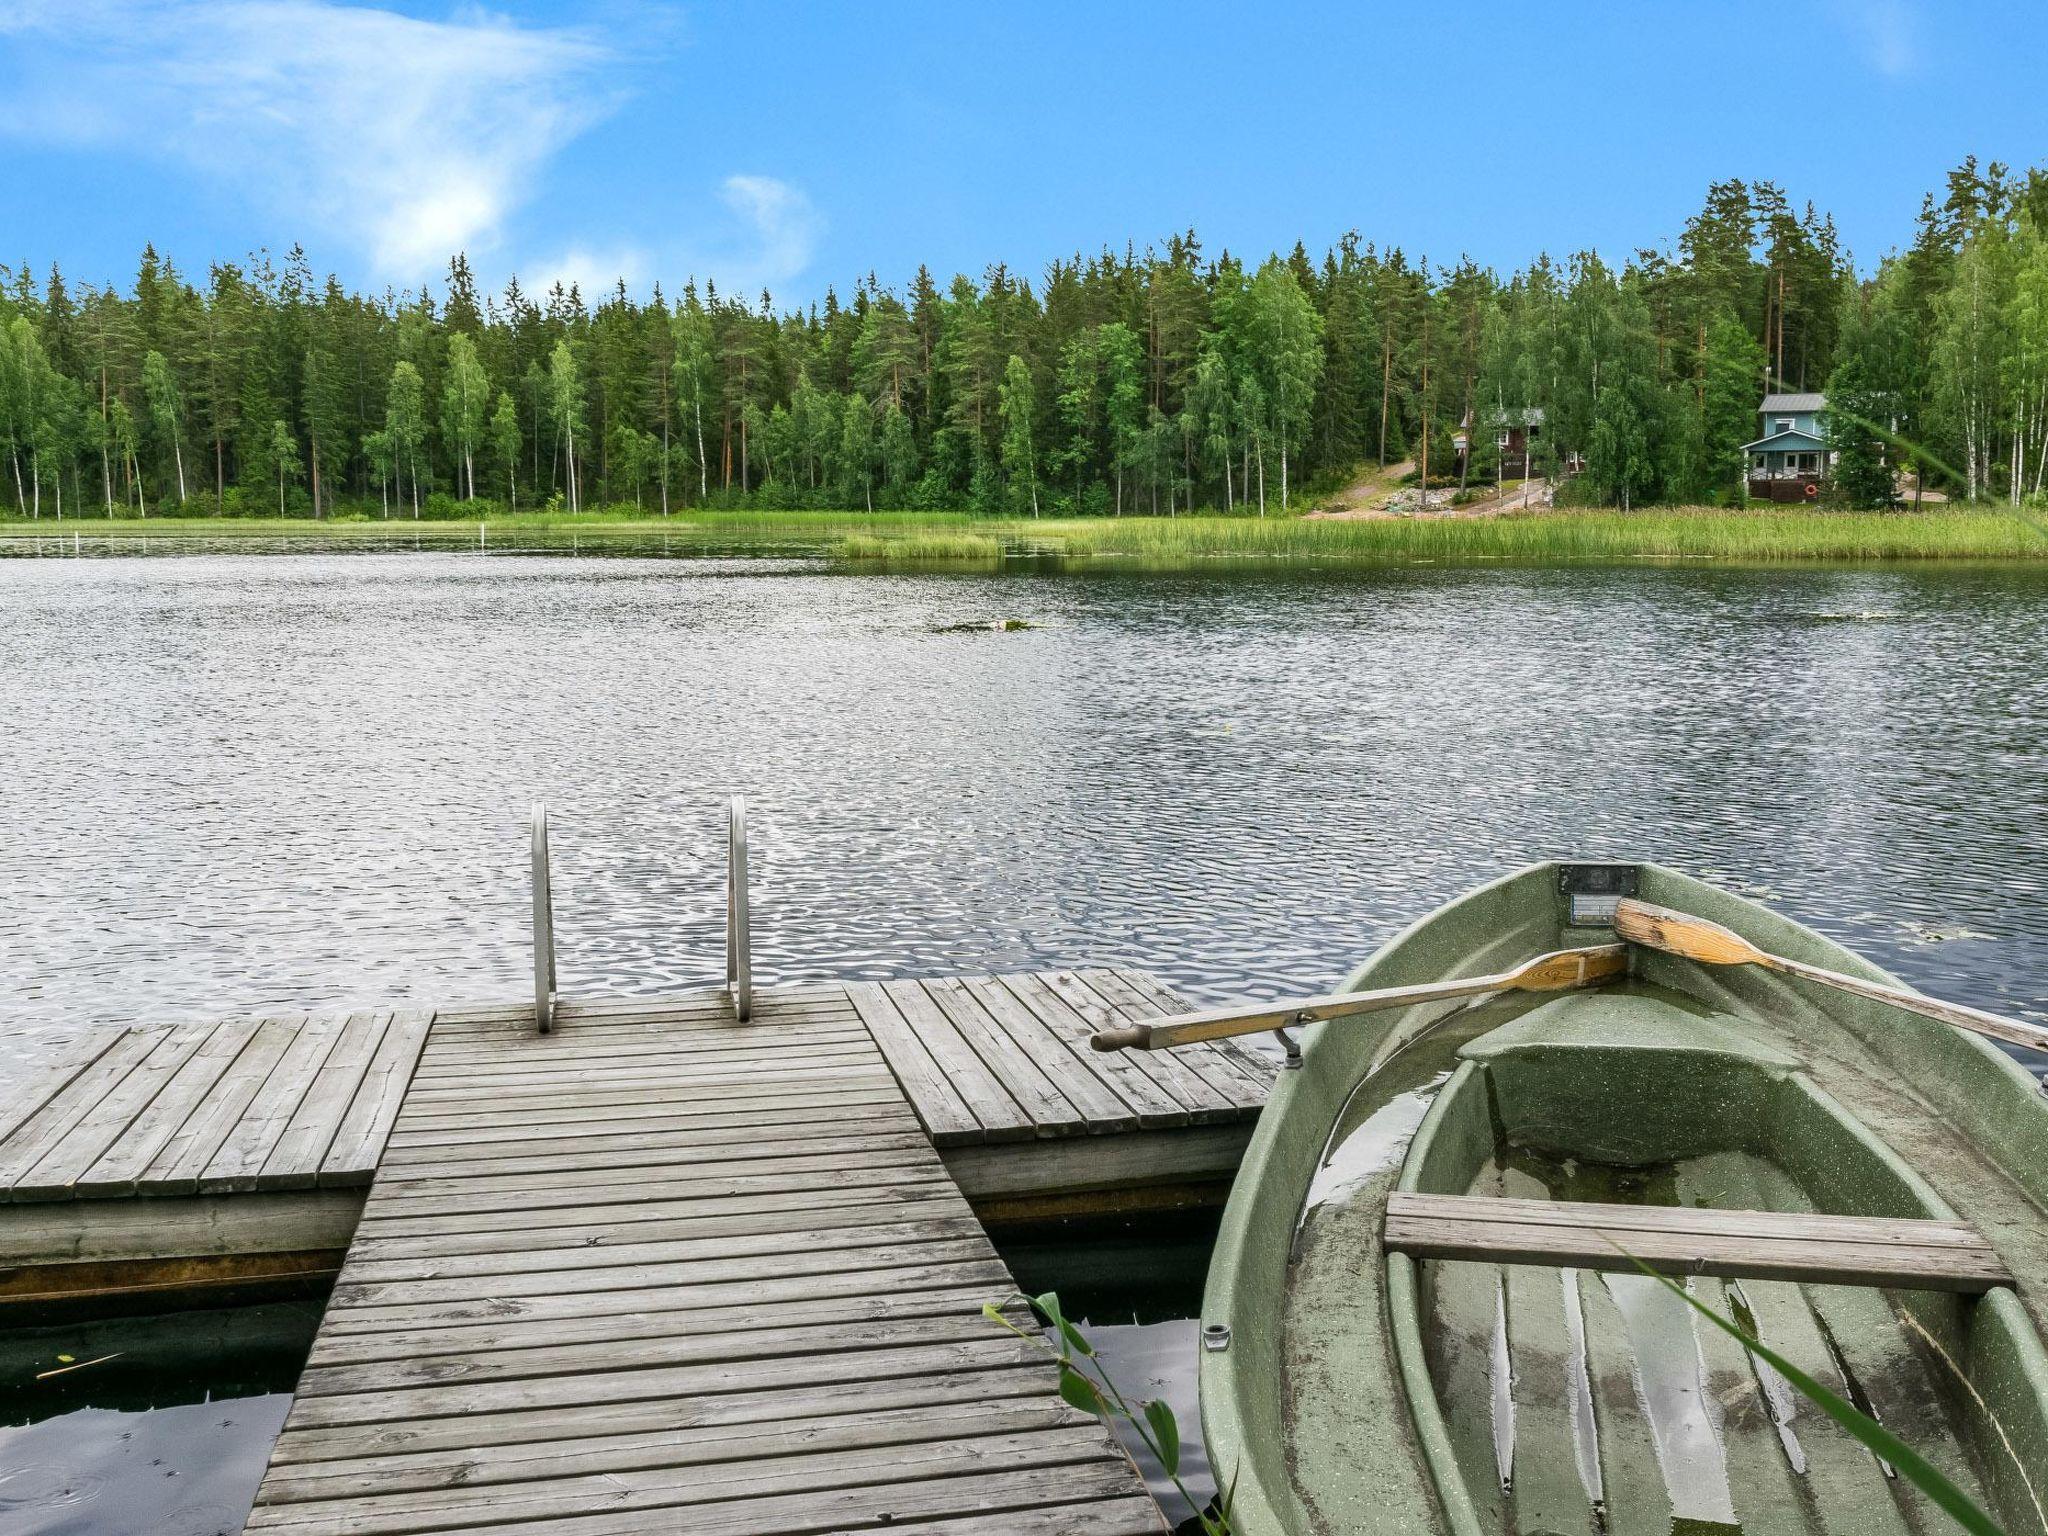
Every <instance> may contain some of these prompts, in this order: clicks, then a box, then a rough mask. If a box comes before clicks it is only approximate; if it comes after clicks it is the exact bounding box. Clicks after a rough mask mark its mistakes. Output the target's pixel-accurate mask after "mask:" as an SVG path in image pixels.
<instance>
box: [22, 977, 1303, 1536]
mask: <svg viewBox="0 0 2048 1536" xmlns="http://www.w3.org/2000/svg"><path fill="white" fill-rule="evenodd" d="M1182 1006H1183V1005H1182V1004H1181V1003H1180V1001H1179V1000H1178V999H1176V998H1174V997H1173V996H1172V995H1171V994H1170V993H1168V992H1167V991H1166V990H1165V989H1164V988H1162V987H1161V986H1160V985H1159V983H1157V982H1156V981H1155V980H1153V979H1152V978H1151V977H1149V976H1147V975H1145V974H1144V973H1143V972H1139V971H1130V970H1114V969H1095V970H1062V971H1045V972H1038V973H1033V974H1023V975H1011V976H976V977H957V978H941V979H928V980H904V981H889V982H852V983H837V982H835V983H820V984H817V985H812V986H801V987H788V988H780V989H773V990H766V991H761V992H757V993H755V994H754V995H753V1012H752V1017H751V1019H750V1020H749V1021H748V1022H745V1023H742V1022H739V1021H738V1020H737V1019H736V1018H735V1016H734V1011H733V1007H732V1004H731V1001H730V999H729V998H728V996H727V994H726V993H724V992H704V993H697V994H692V995H689V996H685V997H680V998H670V999H650V1000H637V999H636V1000H619V1001H612V1002H601V1003H585V1004H560V1005H558V1006H557V1009H556V1014H555V1025H554V1031H553V1032H552V1033H549V1034H541V1033H540V1032H538V1031H537V1030H536V1028H535V1025H534V1018H535V1015H534V1009H533V1007H532V1005H527V1004H521V1005H509V1006H503V1007H474V1008H462V1009H443V1010H439V1011H436V1012H431V1013H430V1012H426V1011H415V1012H392V1011H371V1012H357V1013H331V1014H315V1015H305V1014H295V1015H281V1016H277V1017H270V1018H261V1019H239V1020H229V1021H225V1022H222V1023H218V1024H210V1025H179V1026H173V1027H159V1028H151V1029H140V1030H132V1031H128V1032H125V1033H121V1032H115V1033H109V1034H106V1035H103V1036H97V1037H95V1038H94V1039H93V1041H92V1042H91V1043H90V1044H89V1045H88V1046H86V1047H85V1048H83V1049H82V1050H81V1051H80V1052H78V1053H77V1054H76V1055H74V1056H73V1057H72V1058H71V1059H69V1060H67V1061H65V1062H62V1063H60V1064H57V1065H56V1066H54V1067H52V1068H51V1069H49V1070H47V1071H45V1072H43V1073H42V1074H40V1075H39V1076H37V1077H36V1078H35V1079H34V1080H32V1081H30V1082H27V1083H24V1084H22V1085H20V1086H19V1087H18V1090H17V1091H16V1092H15V1093H14V1094H13V1096H12V1097H11V1098H9V1099H8V1100H6V1101H5V1102H4V1103H0V1191H4V1192H5V1195H6V1202H5V1203H0V1302H9V1301H16V1302H20V1301H26V1302H32V1303H33V1302H42V1301H48V1300H50V1299H52V1298H55V1297H59V1296H65V1295H71V1296H75V1295H77V1294H79V1293H81V1292H85V1293H90V1294H92V1295H95V1296H101V1297H104V1296H106V1295H107V1294H109V1293H122V1292H141V1293H143V1295H144V1298H145V1300H147V1299H148V1298H149V1296H150V1295H151V1294H152V1293H154V1292H157V1291H183V1290H186V1289H189V1288H191V1287H192V1286H195V1285H211V1284H217V1283H220V1282H223V1281H228V1282H235V1283H246V1282H247V1281H248V1280H249V1279H251V1278H263V1277H268V1278H271V1279H276V1278H279V1277H287V1278H289V1277H297V1276H305V1275H314V1274H319V1273H322V1272H325V1273H332V1272H333V1271H334V1269H335V1268H336V1267H337V1266H339V1267H340V1275H339V1279H338V1281H337V1283H336V1285H335V1289H334V1292H333V1296H332V1299H331V1301H330V1302H329V1305H328V1309H327V1312H326V1315H325V1317H324V1319H323V1321H322V1324H321V1328H320V1331H319V1334H318V1337H317V1339H316V1341H315V1344H314V1346H313V1351H312V1355H311V1358H310V1360H309V1362H308V1365H307V1368H306V1371H305V1374H304V1376H303V1378H302V1380H301V1382H300V1385H299V1390H298V1395H297V1398H296V1400H295V1402H294V1405H293V1408H292V1411H291V1415H290V1418H289V1419H288V1421H287V1423H286V1426H285V1430H284V1432H283V1434H282V1435H281V1437H280V1438H279V1440H278V1442H277V1445H276V1447H275V1452H274V1455H273V1457H272V1461H271V1465H270V1467H269V1470H268V1473H267V1475H266V1477H265V1479H264V1482H263V1485H262V1489H261V1491H260V1493H259V1495H258V1499H257V1504H256V1508H255V1510H254V1512H253V1514H252V1515H251V1517H250V1523H249V1527H248V1528H249V1529H250V1530H251V1531H257V1532H278V1533H285V1536H323V1533H329V1532H333V1533H340V1532H348V1533H352V1536H378V1533H383V1536H402V1533H408V1532H415V1531H429V1530H433V1531H475V1530H481V1529H486V1528H489V1529H516V1530H518V1531H520V1532H521V1533H524V1536H609V1533H613V1532H637V1531H654V1530H659V1531H669V1530H677V1529H687V1530H689V1531H691V1532H693V1533H698V1532H703V1533H713V1536H715V1533H721V1532H725V1533H735V1536H737V1533H742V1532H745V1533H761V1536H768V1533H776V1536H795V1533H800V1532H825V1531H844V1530H860V1529H884V1528H886V1529H889V1530H891V1531H895V1532H899V1533H901V1532H928V1533H934V1536H938V1533H958V1536H967V1533H969V1532H989V1531H994V1532H1015V1533H1018V1536H1031V1533H1043V1536H1051V1533H1055V1532H1059V1533H1073V1536H1084V1533H1104V1536H1112V1533H1119V1532H1156V1531H1159V1530H1161V1529H1162V1528H1163V1526H1162V1523H1161V1517H1160V1515H1159V1512H1158V1509H1157V1507H1156V1506H1155V1505H1154V1504H1153V1502H1152V1500H1151V1499H1150V1497H1149V1496H1148V1495H1147V1494H1146V1492H1145V1489H1144V1484H1143V1481H1142V1479H1140V1478H1139V1476H1138V1474H1137V1472H1136V1471H1135V1469H1134V1468H1133V1467H1132V1465H1131V1463H1130V1461H1129V1459H1128V1458H1127V1457H1126V1456H1125V1455H1124V1453H1123V1452H1122V1450H1121V1449H1120V1448H1118V1446H1117V1444H1116V1442H1115V1441H1114V1440H1113V1439H1112V1438H1111V1437H1110V1436H1109V1435H1108V1433H1107V1431H1106V1430H1105V1429H1104V1428H1103V1426H1102V1425H1101V1424H1100V1423H1098V1422H1097V1421H1096V1420H1095V1419H1094V1418H1093V1417H1091V1416H1089V1415H1087V1414H1083V1413H1079V1412H1077V1411H1075V1410H1074V1409H1072V1408H1070V1407H1068V1406H1067V1405H1066V1404H1064V1403H1063V1402H1062V1401H1061V1400H1060V1398H1059V1396H1058V1393H1057V1390H1056V1381H1055V1377H1054V1374H1053V1372H1052V1369H1051V1367H1050V1365H1049V1364H1048V1363H1047V1362H1046V1361H1045V1359H1044V1358H1043V1357H1042V1356H1040V1355H1038V1354H1037V1353H1036V1352H1034V1351H1033V1350H1031V1349H1030V1348H1029V1347H1028V1346H1027V1345H1025V1344H1023V1343H1022V1342H1021V1341H1019V1340H1017V1339H1016V1338H1014V1337H1012V1336H1010V1335H1009V1334H1007V1333H1005V1332H1004V1331H1003V1330H1001V1329H999V1328H998V1327H997V1326H996V1325H995V1324H993V1323H992V1322H991V1321H990V1320H989V1319H988V1318H987V1317H986V1316H984V1315H983V1313H982V1307H983V1305H984V1303H986V1302H989V1301H996V1300H1001V1299H1002V1298H1004V1297H1006V1296H1007V1295H1008V1294H1009V1293H1010V1292H1011V1290H1012V1289H1013V1286H1012V1282H1011V1279H1010V1277H1009V1275H1008V1273H1007V1271H1006V1270H1005V1268H1004V1266H1003V1264H1002V1262H1001V1260H1000V1259H999V1258H998V1257H997V1255H996V1253H995V1250H994V1249H993V1247H992V1246H991V1245H990V1242H989V1239H988V1237H987V1234H986V1232H985V1230H984V1224H985V1223H987V1222H993V1221H1003V1220H1008V1219H1036V1218H1039V1217H1043V1216H1047V1215H1060V1214H1066V1213H1071V1212H1079V1211H1102V1210H1116V1209H1126V1208H1130V1207H1133V1206H1140V1207H1142V1206H1148V1205H1160V1204H1175V1203H1182V1202H1186V1201H1190V1200H1201V1199H1214V1198H1216V1197H1218V1196H1219V1195H1220V1193H1221V1191H1222V1190H1223V1189H1224V1188H1226V1187H1227V1183H1228V1180H1229V1177H1230V1175H1231V1173H1232V1171H1233V1170H1234V1169H1235V1167H1236V1163H1237V1160H1238V1157H1239V1155H1240V1154H1241V1152H1242V1150H1243V1146H1244V1143H1245V1141H1246V1140H1247V1139H1248V1137H1249V1134H1250V1130H1251V1126H1252V1123H1253V1121H1254V1120H1255V1118H1256V1116H1257V1114H1258V1110H1259V1106H1260V1105H1261V1103H1262V1102H1263V1100H1264V1097H1265V1091H1266V1088H1267V1085H1268V1084H1269V1082H1270V1080H1271V1075H1272V1070H1273V1067H1272V1064H1271V1062H1270V1061H1269V1060H1268V1059H1267V1058H1266V1057H1264V1056H1262V1055H1260V1054H1259V1053H1257V1052H1255V1051H1246V1050H1242V1049H1240V1048H1239V1047H1238V1046H1236V1045H1235V1044H1232V1043H1224V1044H1220V1045H1216V1046H1209V1047H1203V1048H1201V1049H1198V1050H1190V1051H1182V1052H1177V1053H1174V1054H1173V1055H1171V1056H1167V1055H1164V1054H1162V1055H1160V1056H1157V1057H1152V1056H1144V1055H1104V1054H1102V1053H1098V1052H1095V1051H1093V1050H1091V1049H1090V1048H1089V1046H1088V1043H1087V1037H1088V1035H1089V1034H1090V1033H1092V1032H1093V1031H1094V1030H1096V1029H1099V1028H1103V1027H1110V1026H1115V1025H1119V1024H1125V1023H1131V1022H1137V1021H1139V1020H1143V1019H1147V1018H1153V1017H1157V1016H1159V1015H1160V1014H1163V1013H1170V1012H1175V1011H1179V1010H1180V1009H1181V1008H1182ZM373 1178H374V1182H372V1180H373ZM366 1184H367V1185H368V1186H369V1187H368V1189H367V1191H366V1190H365V1187H364V1186H365V1185H366Z"/></svg>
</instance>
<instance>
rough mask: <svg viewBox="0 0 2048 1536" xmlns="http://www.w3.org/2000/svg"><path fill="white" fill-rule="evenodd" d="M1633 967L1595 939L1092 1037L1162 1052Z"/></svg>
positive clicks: (1564, 983) (1624, 955)
mask: <svg viewBox="0 0 2048 1536" xmlns="http://www.w3.org/2000/svg"><path fill="white" fill-rule="evenodd" d="M1627 970H1628V946H1627V945H1626V944H1596V945H1594V946H1592V947H1591V948H1589V949H1560V950H1557V951H1556V952H1554V953H1552V954H1548V955H1538V956H1537V957H1536V958H1535V959H1534V960H1530V961H1528V962H1526V963H1525V964H1522V965H1518V966H1516V967H1515V968H1514V969H1513V970H1511V971H1501V972H1499V973H1498V974H1497V975H1492V976H1466V977H1461V978H1460V979H1458V980H1456V981H1431V982H1425V983H1423V984H1422V985H1421V986H1415V987H1383V988H1381V989H1380V990H1379V991H1377V992H1331V993H1328V994H1326V995H1324V996H1322V997H1305V998H1298V999H1296V1000H1294V1001H1293V1002H1277V1003H1261V1004H1260V1005H1259V1006H1258V1007H1256V1008H1252V1009H1247V1008H1244V1007H1243V1006H1239V1007H1235V1008H1214V1009H1210V1010H1209V1011H1207V1012H1205V1013H1180V1014H1175V1015H1174V1016H1173V1017H1172V1018H1168V1019H1159V1020H1156V1021H1154V1022H1153V1023H1150V1024H1133V1025H1131V1026H1130V1027H1129V1028H1127V1029H1105V1030H1103V1031H1102V1032H1101V1033H1100V1034H1098V1035H1096V1036H1095V1037H1094V1038H1093V1039H1091V1040H1090V1041H1089V1042H1088V1043H1089V1044H1090V1045H1092V1046H1094V1047H1095V1049H1096V1050H1098V1051H1123V1050H1136V1051H1160V1050H1165V1049H1166V1048H1167V1047H1168V1046H1174V1045H1192V1044H1193V1043H1194V1042H1196V1041H1198V1040H1221V1039H1222V1038H1224V1036H1226V1035H1256V1034H1259V1033H1260V1032H1262V1031H1264V1030H1269V1029H1283V1028H1285V1027H1286V1026H1288V1025H1290V1024H1313V1023H1315V1022H1316V1021H1317V1020H1318V1019H1343V1018H1349V1017H1351V1016H1352V1015H1353V1014H1359V1013H1382V1012H1385V1011H1386V1010H1387V1009H1389V1008H1409V1007H1413V1006H1414V1005H1415V1004H1417V1003H1435V1002H1444V1001H1448V1000H1450V999H1452V998H1459V997H1477V996H1479V995H1480V994H1482V993H1486V992H1562V991H1565V990H1567V989H1568V988H1571V987H1584V986H1590V985H1592V984H1593V983H1594V982H1599V981H1606V980H1608V979H1610V978H1612V977H1615V976H1620V975H1622V974H1623V973H1625V972H1626V971H1627Z"/></svg>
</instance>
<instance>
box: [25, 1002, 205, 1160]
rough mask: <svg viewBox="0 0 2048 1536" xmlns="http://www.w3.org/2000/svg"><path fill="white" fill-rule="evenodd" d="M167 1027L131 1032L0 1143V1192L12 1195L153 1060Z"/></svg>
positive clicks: (167, 1033) (167, 1030)
mask: <svg viewBox="0 0 2048 1536" xmlns="http://www.w3.org/2000/svg"><path fill="white" fill-rule="evenodd" d="M169 1034H170V1030H169V1028H167V1027H166V1028H158V1029H138V1030H131V1031H129V1032H128V1033H127V1034H124V1035H122V1036H121V1037H120V1038H119V1039H118V1040H116V1041H115V1042H114V1043H113V1044H112V1045H111V1046H109V1047H108V1049H107V1050H105V1051H104V1052H102V1053H101V1054H100V1056H99V1057H98V1058H97V1059H95V1060H94V1061H93V1063H92V1065H91V1066H89V1067H87V1068H86V1069H85V1070H84V1071H83V1072H80V1073H78V1074H77V1075H76V1076H74V1077H72V1078H71V1079H69V1080H68V1081H67V1082H66V1083H65V1084H64V1086H63V1087H62V1088H60V1089H59V1090H58V1091H57V1092H56V1093H54V1094H52V1095H50V1097H49V1098H48V1099H47V1100H46V1101H45V1102H44V1103H43V1104H42V1105H41V1106H39V1107H38V1108H37V1109H36V1111H35V1113H33V1114H31V1115H29V1116H28V1117H26V1118H25V1119H24V1120H23V1121H22V1122H21V1124H20V1125H18V1126H16V1127H15V1129H14V1131H13V1132H12V1134H10V1135H9V1136H8V1138H7V1140H6V1141H5V1142H0V1189H6V1190H9V1191H11V1190H12V1189H13V1188H14V1186H15V1185H16V1184H17V1183H18V1182H20V1180H21V1178H22V1176H23V1175H24V1174H26V1173H27V1172H28V1171H29V1170H30V1169H31V1168H33V1167H35V1165H36V1164H37V1163H39V1162H41V1161H42V1160H43V1156H44V1154H45V1153H47V1152H48V1151H49V1150H50V1149H51V1148H52V1147H54V1146H56V1145H57V1144H58V1143H59V1142H60V1141H62V1140H63V1139H64V1138H65V1137H66V1136H68V1135H70V1134H71V1132H72V1130H73V1129H74V1128H75V1127H76V1126H78V1125H79V1124H80V1123H81V1122H83V1121H84V1120H85V1118H86V1117H87V1116H88V1115H90V1114H91V1113H92V1112H93V1110H94V1109H95V1108H97V1107H98V1105H99V1103H100V1101H101V1100H103V1099H104V1098H106V1096H107V1095H108V1094H110V1093H112V1092H113V1091H114V1090H115V1089H116V1088H117V1087H118V1086H119V1085H120V1083H121V1081H122V1079H124V1078H126V1077H127V1076H128V1074H129V1073H130V1072H132V1071H134V1070H135V1068H137V1067H138V1066H140V1065H141V1064H142V1063H143V1062H144V1061H146V1060H147V1059H148V1058H149V1055H150V1053H151V1052H152V1051H154V1050H155V1049H156V1048H157V1046H158V1045H159V1044H161V1043H162V1041H163V1040H164V1038H165V1037H166V1036H167V1035H169Z"/></svg>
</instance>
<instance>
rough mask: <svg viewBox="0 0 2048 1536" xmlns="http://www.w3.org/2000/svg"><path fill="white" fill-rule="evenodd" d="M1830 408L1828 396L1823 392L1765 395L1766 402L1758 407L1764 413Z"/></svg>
mask: <svg viewBox="0 0 2048 1536" xmlns="http://www.w3.org/2000/svg"><path fill="white" fill-rule="evenodd" d="M1827 408H1828V397H1827V396H1826V395H1823V394H1811V395H1765V396H1764V403H1763V404H1762V405H1760V406H1758V407H1757V409H1758V410H1759V411H1761V412H1762V413H1763V414H1764V415H1766V416H1768V415H1769V414H1770V413H1771V412H1772V411H1792V412H1795V413H1796V412H1800V411H1824V410H1826V409H1827Z"/></svg>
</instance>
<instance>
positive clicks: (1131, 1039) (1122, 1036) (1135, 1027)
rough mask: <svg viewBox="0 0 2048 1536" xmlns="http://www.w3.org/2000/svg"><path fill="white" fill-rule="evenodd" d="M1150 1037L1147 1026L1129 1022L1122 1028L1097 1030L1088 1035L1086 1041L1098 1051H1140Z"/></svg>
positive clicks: (1149, 1030) (1150, 1033) (1150, 1032)
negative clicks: (1129, 1023)
mask: <svg viewBox="0 0 2048 1536" xmlns="http://www.w3.org/2000/svg"><path fill="white" fill-rule="evenodd" d="M1151 1038H1152V1031H1151V1029H1150V1028H1149V1027H1148V1026H1146V1025H1144V1024H1131V1025H1128V1026H1126V1027H1125V1028H1123V1029H1104V1030H1098V1031H1097V1032H1096V1033H1095V1034H1093V1035H1091V1036H1089V1037H1088V1043H1089V1044H1090V1045H1092V1046H1094V1047H1095V1049H1096V1050H1098V1051H1142V1050H1144V1049H1145V1046H1146V1044H1147V1043H1148V1042H1149V1041H1150V1040H1151Z"/></svg>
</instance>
